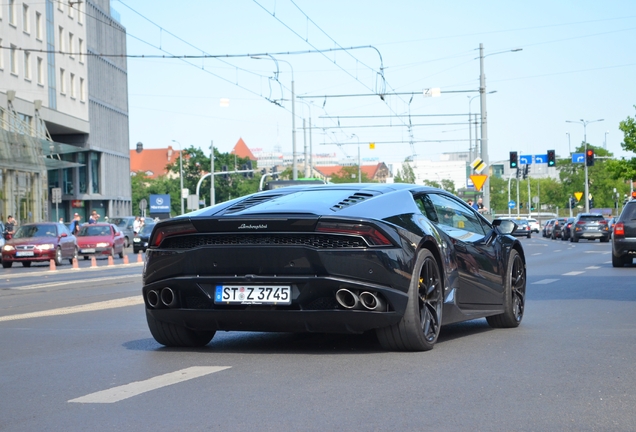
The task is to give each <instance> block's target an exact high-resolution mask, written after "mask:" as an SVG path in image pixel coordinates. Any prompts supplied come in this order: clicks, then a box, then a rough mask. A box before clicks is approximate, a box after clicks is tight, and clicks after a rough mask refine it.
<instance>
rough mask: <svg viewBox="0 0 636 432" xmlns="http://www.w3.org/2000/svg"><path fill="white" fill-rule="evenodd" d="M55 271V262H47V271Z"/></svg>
mask: <svg viewBox="0 0 636 432" xmlns="http://www.w3.org/2000/svg"><path fill="white" fill-rule="evenodd" d="M55 270H57V269H56V268H55V260H51V261H49V271H55Z"/></svg>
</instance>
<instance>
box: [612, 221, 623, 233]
mask: <svg viewBox="0 0 636 432" xmlns="http://www.w3.org/2000/svg"><path fill="white" fill-rule="evenodd" d="M614 235H619V236H624V235H625V225H624V224H623V222H619V223H617V224H616V225H614Z"/></svg>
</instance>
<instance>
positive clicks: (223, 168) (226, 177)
mask: <svg viewBox="0 0 636 432" xmlns="http://www.w3.org/2000/svg"><path fill="white" fill-rule="evenodd" d="M221 171H223V172H225V174H223V178H224V179H226V180H227V179H228V178H230V176H229V175H228V174H227V165H223V166H222V167H221Z"/></svg>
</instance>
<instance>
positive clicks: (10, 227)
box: [2, 215, 15, 240]
mask: <svg viewBox="0 0 636 432" xmlns="http://www.w3.org/2000/svg"><path fill="white" fill-rule="evenodd" d="M14 231H15V219H13V216H11V215H9V217H8V218H7V223H6V224H5V226H4V233H2V234H3V236H4V238H5V240H9V239H11V238H12V237H13V232H14Z"/></svg>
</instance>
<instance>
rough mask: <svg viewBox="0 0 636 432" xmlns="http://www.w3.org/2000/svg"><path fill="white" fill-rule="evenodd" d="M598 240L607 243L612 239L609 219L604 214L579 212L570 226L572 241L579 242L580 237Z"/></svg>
mask: <svg viewBox="0 0 636 432" xmlns="http://www.w3.org/2000/svg"><path fill="white" fill-rule="evenodd" d="M582 238H584V239H588V240H596V239H600V240H601V242H603V243H606V242H608V241H609V240H610V230H609V225H608V224H607V219H605V218H604V217H603V215H602V214H596V213H579V214H578V215H577V216H576V217H575V218H574V222H572V226H571V227H570V241H571V242H574V243H576V242H578V241H579V239H582Z"/></svg>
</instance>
